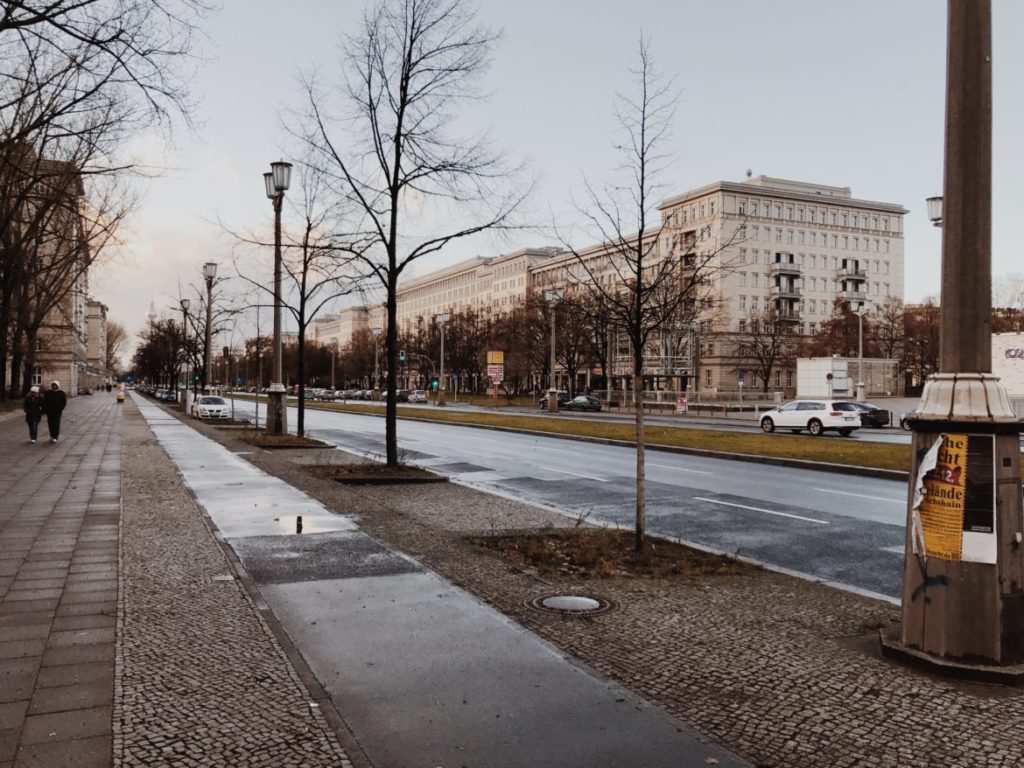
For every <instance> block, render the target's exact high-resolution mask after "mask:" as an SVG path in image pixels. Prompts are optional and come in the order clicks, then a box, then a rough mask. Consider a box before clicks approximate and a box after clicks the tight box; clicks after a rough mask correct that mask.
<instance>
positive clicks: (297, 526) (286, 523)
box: [274, 515, 346, 536]
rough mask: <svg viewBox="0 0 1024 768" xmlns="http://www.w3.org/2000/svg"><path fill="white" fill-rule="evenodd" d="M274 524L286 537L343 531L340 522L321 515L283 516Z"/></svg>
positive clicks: (276, 518)
mask: <svg viewBox="0 0 1024 768" xmlns="http://www.w3.org/2000/svg"><path fill="white" fill-rule="evenodd" d="M274 522H275V523H277V525H278V527H279V528H280V529H281V533H283V534H285V535H286V536H298V535H301V534H303V533H328V532H334V531H338V530H341V529H343V528H344V527H346V526H344V524H343V523H341V521H340V520H338V519H336V518H332V517H325V516H321V515H316V516H310V515H281V516H280V517H275V518H274Z"/></svg>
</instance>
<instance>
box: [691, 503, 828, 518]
mask: <svg viewBox="0 0 1024 768" xmlns="http://www.w3.org/2000/svg"><path fill="white" fill-rule="evenodd" d="M693 498H694V499H696V500H697V501H706V502H708V503H709V504H721V505H722V506H723V507H736V508H737V509H749V510H750V511H751V512H763V513H764V514H766V515H778V516H779V517H791V518H793V519H794V520H803V521H804V522H807V523H817V524H818V525H828V521H827V520H815V519H814V518H813V517H801V516H800V515H791V514H789V513H788V512H776V511H775V510H774V509H762V508H761V507H748V506H747V505H746V504H733V503H732V502H731V501H719V500H718V499H707V498H704V497H703V496H694V497H693Z"/></svg>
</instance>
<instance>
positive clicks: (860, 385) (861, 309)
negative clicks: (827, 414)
mask: <svg viewBox="0 0 1024 768" xmlns="http://www.w3.org/2000/svg"><path fill="white" fill-rule="evenodd" d="M853 311H854V312H855V313H856V314H857V357H858V359H859V362H858V363H857V402H858V403H863V402H864V315H865V313H866V312H867V311H868V303H867V302H866V301H861V302H858V303H857V308H856V309H855V310H853Z"/></svg>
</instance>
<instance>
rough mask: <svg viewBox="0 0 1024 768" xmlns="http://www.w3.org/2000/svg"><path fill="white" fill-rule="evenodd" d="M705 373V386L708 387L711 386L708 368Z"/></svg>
mask: <svg viewBox="0 0 1024 768" xmlns="http://www.w3.org/2000/svg"><path fill="white" fill-rule="evenodd" d="M705 373H706V380H707V384H708V386H709V387H710V386H711V369H710V368H708V369H707V371H706V372H705Z"/></svg>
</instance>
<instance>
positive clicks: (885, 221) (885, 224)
mask: <svg viewBox="0 0 1024 768" xmlns="http://www.w3.org/2000/svg"><path fill="white" fill-rule="evenodd" d="M888 229H889V217H888V216H883V217H882V230H883V231H884V230H888Z"/></svg>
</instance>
